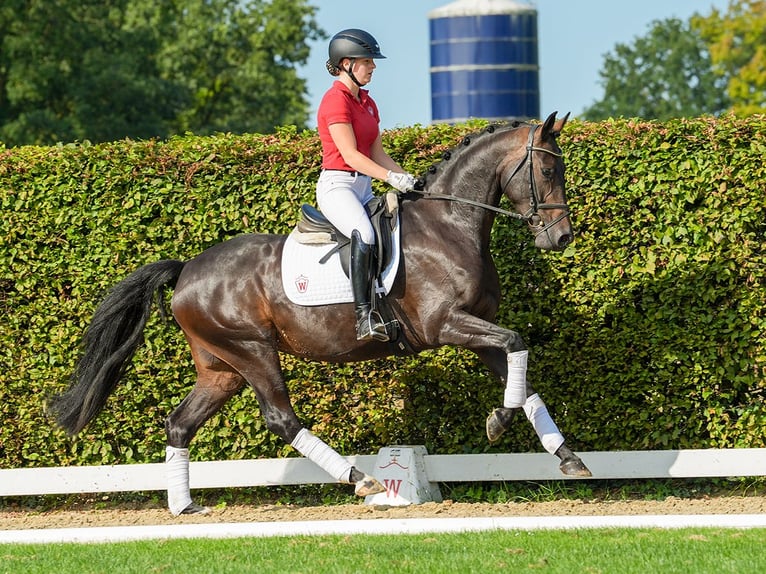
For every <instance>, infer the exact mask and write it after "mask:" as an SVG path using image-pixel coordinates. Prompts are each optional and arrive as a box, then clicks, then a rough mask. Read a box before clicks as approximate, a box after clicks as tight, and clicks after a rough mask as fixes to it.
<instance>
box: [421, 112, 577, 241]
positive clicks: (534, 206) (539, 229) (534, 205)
mask: <svg viewBox="0 0 766 574" xmlns="http://www.w3.org/2000/svg"><path fill="white" fill-rule="evenodd" d="M537 127H538V126H537V125H536V124H535V125H532V126H530V128H529V139H528V140H527V155H525V156H524V159H522V160H521V162H519V165H517V166H516V169H514V170H513V171H512V172H511V174H510V175H509V176H508V177H507V178H506V179H505V181H504V182H503V183H502V185H501V189H502V191H503V194H505V190H506V188H507V187H508V186H509V185H510V183H511V179H513V177H514V176H515V175H516V174H517V173H519V172H520V171H521V168H522V167H524V164H525V163H526V164H528V165H529V181H530V184H529V185H530V194H529V210H528V211H527V212H526V213H524V214H519V213H516V212H514V211H508V210H506V209H502V208H500V207H495V206H494V205H489V204H486V203H482V202H480V201H475V200H473V199H467V198H465V197H457V196H455V195H447V194H445V193H433V192H428V191H425V190H422V191H420V192H419V193H422V194H423V195H424V196H425V197H426V198H434V199H448V200H450V201H457V202H459V203H467V204H469V205H473V206H476V207H481V208H483V209H488V210H490V211H494V212H496V213H499V214H501V215H506V216H508V217H513V218H514V219H521V220H524V221H526V222H527V223H528V224H529V225H530V226H531V227H532V229H534V234H535V235H538V234H540V233H543V232H544V231H547V230H548V229H550V228H551V227H552V226H554V225H556V224H557V223H558V222H559V221H561V220H562V219H564V218H565V217H567V216H568V215H569V206H567V205H566V204H565V203H545V202H544V201H540V193H539V191H538V190H537V183H536V181H535V174H534V171H533V165H532V158H533V152H536V151H540V152H545V153H548V154H550V155H552V156H555V157H561V156H562V154H560V153H556V152H555V151H551V150H549V149H545V148H543V147H536V146H535V145H533V141H534V138H535V131H536V130H537ZM541 209H562V210H563V211H564V213H562V214H561V215H560V216H558V217H557V218H556V219H554V220H553V221H551V222H550V223H548V224H547V225H542V220H541V219H540V221H539V223H537V224H535V223H534V221H535V220H536V219H539V214H538V211H539V210H541Z"/></svg>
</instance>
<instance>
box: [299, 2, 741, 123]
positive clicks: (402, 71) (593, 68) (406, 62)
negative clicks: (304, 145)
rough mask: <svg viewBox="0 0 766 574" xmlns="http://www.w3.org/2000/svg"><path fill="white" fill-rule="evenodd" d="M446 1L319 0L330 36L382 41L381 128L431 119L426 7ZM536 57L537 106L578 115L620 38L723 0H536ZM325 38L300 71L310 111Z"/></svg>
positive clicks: (596, 90) (321, 85)
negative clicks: (356, 32)
mask: <svg viewBox="0 0 766 574" xmlns="http://www.w3.org/2000/svg"><path fill="white" fill-rule="evenodd" d="M449 3H450V2H449V1H448V0H382V1H379V2H361V1H360V0H321V1H320V0H316V1H315V2H313V4H315V5H317V6H319V10H318V13H317V20H318V23H319V25H320V26H321V27H322V28H323V29H324V30H325V31H326V32H327V33H328V34H329V35H332V34H333V33H335V32H337V31H338V30H341V29H343V28H363V29H365V30H367V31H369V32H370V33H371V34H372V35H373V36H375V38H376V39H377V40H378V42H379V43H380V47H381V51H382V52H383V54H384V55H385V56H387V59H386V60H380V61H378V62H377V63H378V68H377V69H376V70H375V73H374V76H373V79H372V82H371V83H370V84H369V86H368V89H369V90H370V93H371V94H372V96H373V98H374V99H375V101H376V102H377V104H378V107H379V108H380V113H381V127H382V128H383V129H388V128H393V127H397V126H411V125H415V124H422V125H428V124H429V123H430V122H431V99H430V89H431V85H430V77H429V72H428V69H429V65H430V63H429V47H428V43H429V35H428V13H429V12H430V11H431V10H433V9H435V8H440V7H442V6H445V5H446V4H449ZM533 4H534V5H535V6H536V8H537V12H538V34H539V37H538V42H539V57H540V62H539V64H540V104H541V105H540V109H541V114H542V115H544V116H547V115H548V114H549V113H550V112H553V111H558V112H559V113H560V114H561V115H563V114H564V113H566V112H571V113H572V115H573V116H577V114H579V113H581V112H582V111H583V110H584V109H585V108H586V107H588V106H589V105H591V104H592V103H593V102H594V101H596V100H598V99H600V98H601V96H602V94H603V90H602V87H601V85H600V83H599V75H598V73H599V71H600V70H601V68H602V65H603V60H604V55H605V54H606V53H608V52H610V51H612V50H613V49H614V46H615V45H616V44H617V43H630V42H632V40H633V39H634V38H636V37H638V36H643V35H645V34H646V33H647V32H648V30H649V25H650V24H651V22H653V21H654V20H664V19H666V18H672V17H676V18H680V19H682V20H687V19H688V18H689V17H690V16H691V15H692V14H694V13H695V12H699V13H701V14H705V15H706V14H709V13H710V11H711V10H712V8H713V7H715V8H718V9H719V10H721V11H725V10H726V7H727V6H728V0H634V1H631V2H623V1H618V0H537V2H534V3H533ZM326 59H327V41H322V42H318V43H314V44H312V53H311V57H310V59H309V62H308V65H307V66H306V67H305V68H302V69H301V76H302V77H304V78H306V79H307V81H308V89H309V96H310V101H311V106H312V117H311V126H312V127H314V126H315V125H316V123H315V117H314V116H315V111H316V107H317V106H318V105H319V101H320V99H321V97H322V94H324V92H325V90H326V89H327V88H328V87H329V85H330V83H331V82H332V77H331V76H330V75H329V74H328V73H327V71H326V70H325V67H324V63H325V60H326Z"/></svg>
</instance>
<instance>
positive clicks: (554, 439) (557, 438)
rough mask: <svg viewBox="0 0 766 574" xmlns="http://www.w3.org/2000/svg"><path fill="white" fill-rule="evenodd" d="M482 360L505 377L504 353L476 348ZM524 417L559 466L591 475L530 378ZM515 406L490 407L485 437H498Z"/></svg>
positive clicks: (567, 472)
mask: <svg viewBox="0 0 766 574" xmlns="http://www.w3.org/2000/svg"><path fill="white" fill-rule="evenodd" d="M477 354H478V355H479V357H480V358H481V360H482V361H483V362H484V363H485V364H486V365H487V366H488V367H489V368H490V369H491V370H492V371H493V372H494V373H495V374H496V375H498V376H499V377H500V378H501V379H502V381H503V382H505V381H506V375H507V369H508V363H507V359H506V354H505V353H504V352H502V351H500V350H497V349H487V350H483V351H478V352H477ZM521 408H522V410H523V411H524V414H525V415H526V416H527V419H528V420H529V422H530V423H531V424H532V428H534V429H535V433H536V434H537V437H538V438H539V439H540V442H541V443H542V445H543V448H545V450H547V451H548V452H549V453H551V454H553V455H555V456H557V457H558V458H559V460H560V461H561V463H560V464H559V468H560V469H561V472H562V473H564V474H565V475H567V476H592V475H591V472H590V470H588V467H587V466H585V464H584V463H583V461H582V460H581V459H580V457H578V456H577V455H576V454H575V453H574V452H572V450H571V449H570V448H569V447H568V446H567V445H566V441H565V439H564V436H563V435H562V434H561V432H560V431H559V429H558V427H557V426H556V423H555V422H554V421H553V418H552V417H551V415H550V413H549V412H548V408H547V407H546V406H545V403H544V402H543V400H542V399H541V398H540V395H538V394H537V393H536V392H535V390H534V389H533V388H532V385H531V384H530V383H529V381H526V401H525V402H524V404H523V405H522V406H521ZM515 410H516V409H515V408H509V407H502V408H497V409H495V410H493V411H492V412H491V413H490V415H489V416H488V417H487V425H486V427H487V438H488V439H489V441H490V442H495V441H497V440H498V439H499V438H500V437H501V436H502V434H503V433H504V432H505V431H506V430H508V428H510V426H511V421H512V419H513V414H514V412H515Z"/></svg>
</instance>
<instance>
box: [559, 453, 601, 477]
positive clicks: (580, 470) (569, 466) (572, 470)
mask: <svg viewBox="0 0 766 574" xmlns="http://www.w3.org/2000/svg"><path fill="white" fill-rule="evenodd" d="M559 469H561V472H563V473H564V474H565V475H566V476H583V477H587V476H593V473H591V471H590V470H589V469H588V467H587V466H585V463H584V462H583V461H582V460H580V457H578V456H571V457H569V458H566V459H564V460H562V461H561V464H560V465H559Z"/></svg>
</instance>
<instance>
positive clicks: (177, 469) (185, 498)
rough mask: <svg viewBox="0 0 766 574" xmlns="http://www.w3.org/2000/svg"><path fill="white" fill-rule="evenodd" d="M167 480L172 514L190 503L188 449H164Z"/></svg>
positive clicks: (170, 447) (181, 510)
mask: <svg viewBox="0 0 766 574" xmlns="http://www.w3.org/2000/svg"><path fill="white" fill-rule="evenodd" d="M165 466H166V469H167V480H168V508H169V509H170V512H171V513H172V514H173V515H174V516H178V515H179V514H181V513H182V512H183V511H184V509H185V508H186V507H187V506H189V505H190V504H191V503H192V499H191V491H190V490H189V449H188V448H175V447H172V446H168V447H167V448H166V449H165Z"/></svg>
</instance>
